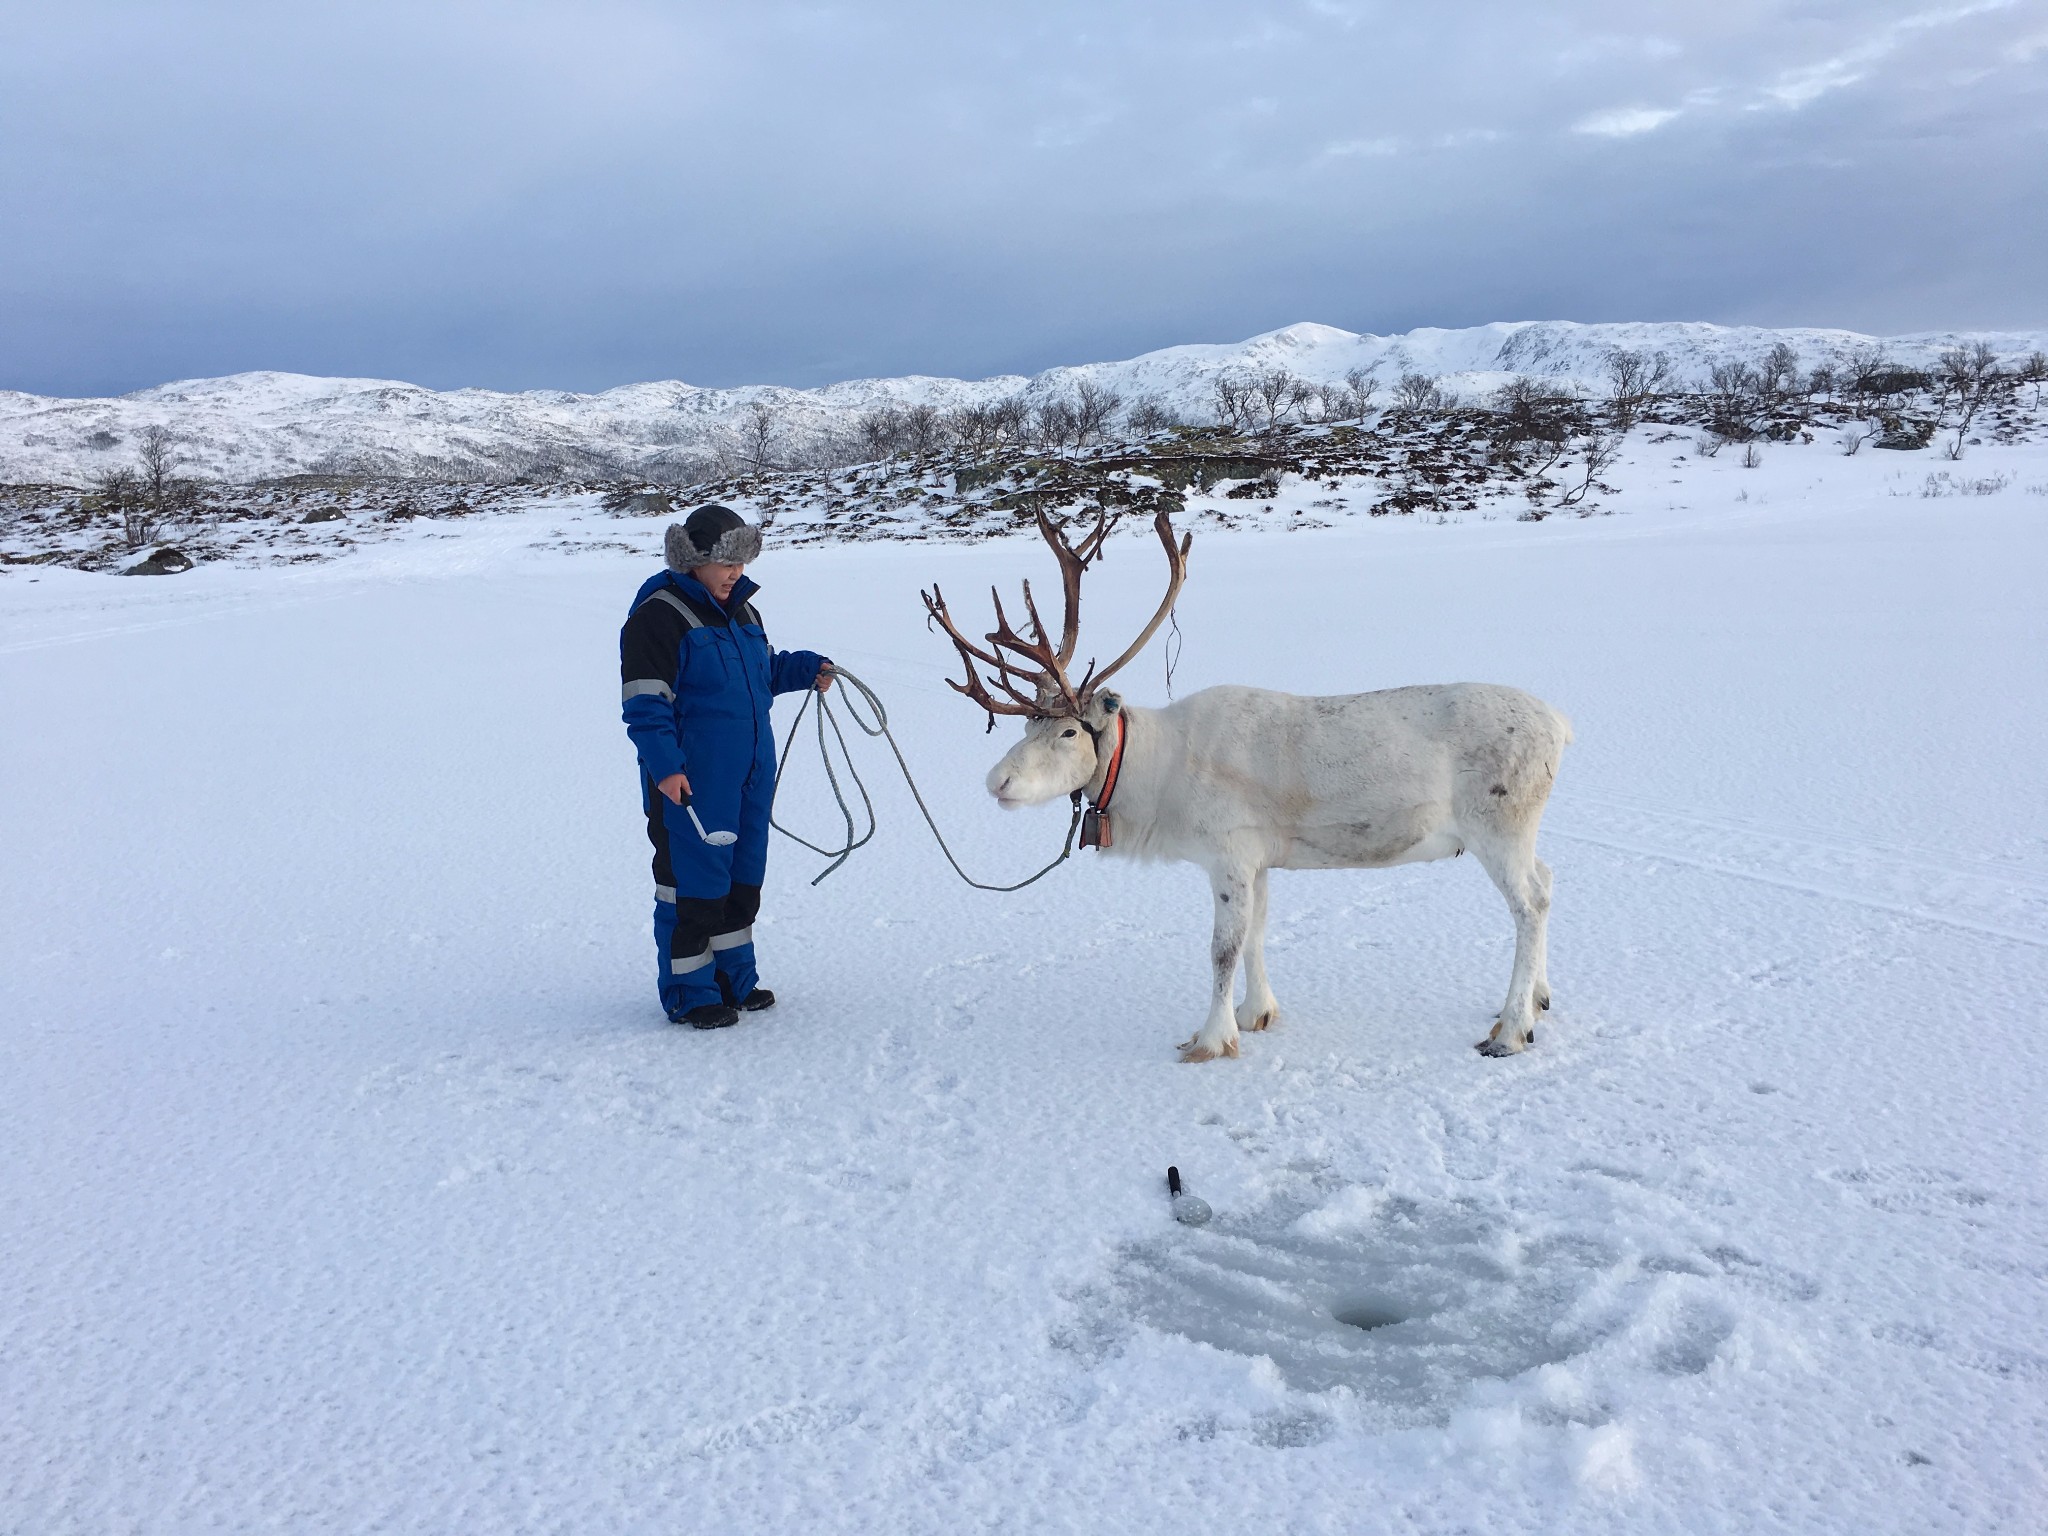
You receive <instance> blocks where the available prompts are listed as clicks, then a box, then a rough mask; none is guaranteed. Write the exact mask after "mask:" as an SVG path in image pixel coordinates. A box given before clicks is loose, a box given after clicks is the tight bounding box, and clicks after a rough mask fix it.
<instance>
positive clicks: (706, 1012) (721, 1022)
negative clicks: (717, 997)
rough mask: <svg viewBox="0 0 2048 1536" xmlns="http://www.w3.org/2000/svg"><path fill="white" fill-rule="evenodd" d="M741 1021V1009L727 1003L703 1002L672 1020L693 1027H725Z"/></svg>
mask: <svg viewBox="0 0 2048 1536" xmlns="http://www.w3.org/2000/svg"><path fill="white" fill-rule="evenodd" d="M739 1021H740V1015H739V1010H738V1009H737V1008H733V1007H731V1006H729V1005H727V1004H725V1003H703V1004H700V1005H699V1006H697V1007H695V1008H692V1009H690V1010H688V1011H687V1012H685V1013H681V1014H678V1015H677V1016H676V1017H675V1019H674V1020H673V1021H672V1022H674V1023H677V1024H687V1025H689V1026H690V1028H692V1029H725V1028H728V1027H729V1026H731V1025H734V1024H737V1023H739Z"/></svg>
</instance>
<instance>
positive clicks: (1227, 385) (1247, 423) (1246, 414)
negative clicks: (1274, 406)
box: [1209, 373, 1257, 432]
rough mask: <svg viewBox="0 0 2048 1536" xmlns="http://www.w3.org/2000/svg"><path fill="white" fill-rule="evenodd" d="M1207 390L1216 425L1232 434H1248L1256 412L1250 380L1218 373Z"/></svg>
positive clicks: (1238, 375) (1242, 376) (1234, 374)
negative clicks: (1211, 398)
mask: <svg viewBox="0 0 2048 1536" xmlns="http://www.w3.org/2000/svg"><path fill="white" fill-rule="evenodd" d="M1209 388H1210V391H1211V394H1212V396H1213V398H1214V399H1215V402H1216V420H1217V421H1218V423H1220V424H1221V425H1222V426H1224V427H1227V428H1229V429H1230V430H1231V431H1232V432H1249V431H1250V430H1251V429H1252V422H1253V418H1254V415H1255V413H1256V411H1257V406H1256V404H1255V403H1254V398H1253V390H1252V384H1251V380H1249V379H1247V378H1246V377H1244V375H1242V374H1238V373H1219V374H1217V375H1216V377H1215V379H1214V380H1213V381H1211V383H1210V385H1209Z"/></svg>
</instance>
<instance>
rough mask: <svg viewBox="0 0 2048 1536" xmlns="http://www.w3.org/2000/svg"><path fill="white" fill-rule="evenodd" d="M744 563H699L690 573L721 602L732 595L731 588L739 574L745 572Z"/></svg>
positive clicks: (741, 574) (736, 581)
mask: <svg viewBox="0 0 2048 1536" xmlns="http://www.w3.org/2000/svg"><path fill="white" fill-rule="evenodd" d="M746 569H747V568H746V567H745V566H744V565H700V566H698V567H697V568H696V569H695V570H693V571H691V572H690V574H691V575H692V576H694V577H696V578H697V584H698V585H699V586H701V587H702V588H703V589H704V590H705V591H706V592H709V593H710V594H711V595H712V596H713V597H715V598H717V599H718V600H719V601H720V602H721V603H722V602H724V601H725V600H726V599H727V598H728V597H731V596H732V589H733V587H734V585H735V584H737V583H738V581H739V579H740V577H741V576H743V575H745V574H746Z"/></svg>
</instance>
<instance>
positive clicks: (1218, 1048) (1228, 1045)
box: [1180, 1035, 1237, 1062]
mask: <svg viewBox="0 0 2048 1536" xmlns="http://www.w3.org/2000/svg"><path fill="white" fill-rule="evenodd" d="M1236 1055H1237V1036H1235V1035H1232V1036H1231V1037H1230V1038H1229V1039H1228V1040H1225V1041H1224V1042H1223V1043H1222V1044H1221V1045H1215V1046H1209V1045H1204V1044H1202V1037H1201V1036H1200V1035H1197V1036H1195V1038H1194V1039H1192V1040H1190V1041H1188V1042H1186V1043H1185V1044H1184V1045H1182V1046H1181V1048H1180V1059H1181V1060H1182V1061H1184V1062H1194V1061H1215V1060H1216V1059H1217V1058H1218V1057H1222V1056H1229V1057H1232V1058H1233V1059H1234V1058H1235V1057H1236Z"/></svg>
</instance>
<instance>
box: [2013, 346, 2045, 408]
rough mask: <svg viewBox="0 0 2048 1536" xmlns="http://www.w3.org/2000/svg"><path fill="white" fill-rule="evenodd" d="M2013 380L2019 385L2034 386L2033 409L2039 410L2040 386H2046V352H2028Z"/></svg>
mask: <svg viewBox="0 0 2048 1536" xmlns="http://www.w3.org/2000/svg"><path fill="white" fill-rule="evenodd" d="M2013 378H2014V379H2015V380H2016V381H2017V382H2019V383H2021V384H2031V385H2033V386H2034V409H2035V410H2037V411H2038V410H2039V409H2041V386H2042V385H2043V384H2048V352H2029V353H2028V354H2027V355H2026V357H2025V358H2023V359H2022V360H2021V362H2020V366H2019V369H2018V371H2016V372H2015V373H2014V374H2013Z"/></svg>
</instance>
